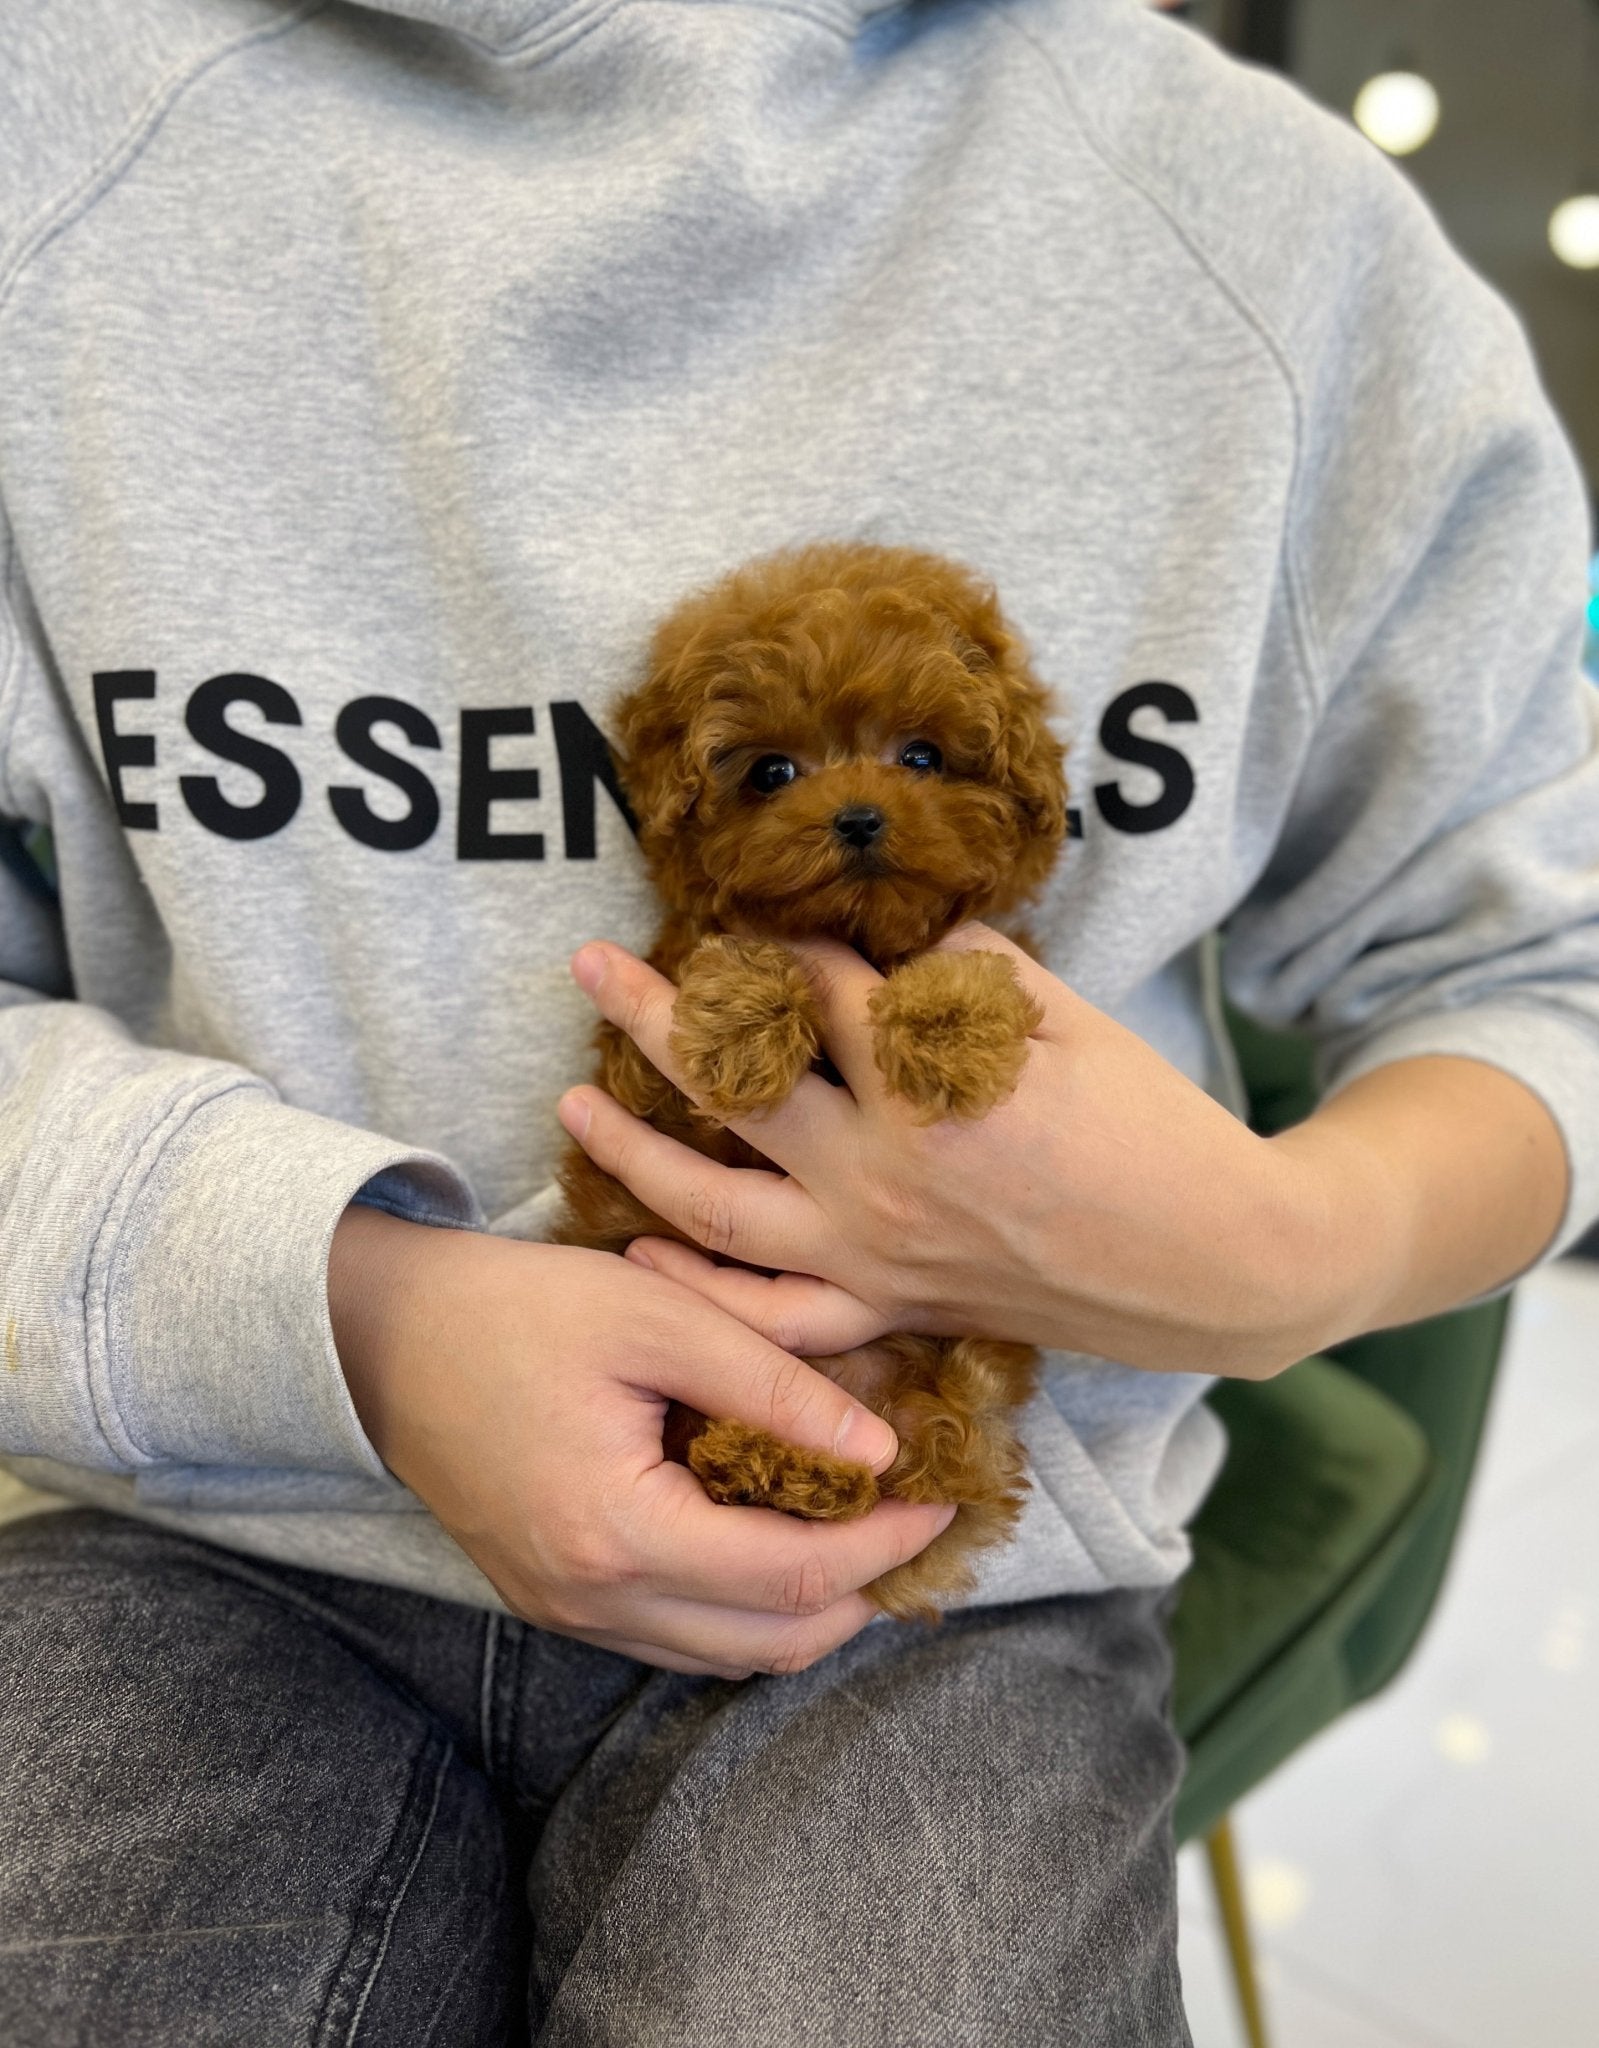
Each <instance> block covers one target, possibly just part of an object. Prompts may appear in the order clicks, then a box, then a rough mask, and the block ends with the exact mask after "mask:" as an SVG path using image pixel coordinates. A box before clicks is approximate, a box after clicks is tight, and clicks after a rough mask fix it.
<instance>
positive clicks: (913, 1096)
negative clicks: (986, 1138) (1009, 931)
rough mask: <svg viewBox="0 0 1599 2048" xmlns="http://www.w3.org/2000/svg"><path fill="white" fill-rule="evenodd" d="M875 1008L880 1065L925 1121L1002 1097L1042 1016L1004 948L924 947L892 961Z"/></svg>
mask: <svg viewBox="0 0 1599 2048" xmlns="http://www.w3.org/2000/svg"><path fill="white" fill-rule="evenodd" d="M870 1009H871V1015H872V1035H873V1042H874V1050H875V1052H876V1057H877V1065H878V1069H879V1071H880V1072H881V1074H882V1076H883V1079H884V1080H885V1082H886V1083H887V1084H888V1088H889V1092H890V1093H891V1094H893V1095H898V1096H900V1097H901V1098H902V1099H903V1100H904V1101H906V1102H911V1103H914V1104H915V1105H916V1107H917V1108H918V1109H919V1110H920V1111H921V1112H922V1114H921V1116H920V1117H919V1119H918V1121H920V1122H922V1123H934V1122H936V1121H937V1120H938V1119H939V1118H940V1117H950V1116H952V1117H977V1116H982V1115H984V1114H985V1113H986V1112H987V1111H988V1110H990V1109H992V1108H993V1107H994V1106H995V1104H996V1103H1000V1102H1003V1101H1004V1100H1005V1098H1006V1096H1007V1095H1009V1094H1010V1093H1011V1091H1012V1090H1013V1089H1014V1088H1015V1086H1016V1083H1017V1082H1018V1081H1019V1080H1020V1079H1021V1073H1022V1068H1023V1067H1024V1066H1025V1065H1026V1062H1027V1038H1028V1034H1029V1032H1032V1031H1035V1030H1036V1029H1037V1028H1038V1026H1039V1025H1040V1024H1041V1023H1042V1022H1043V1019H1044V1013H1043V1010H1042V1009H1041V1008H1040V1007H1039V1004H1038V1002H1037V1000H1036V999H1035V998H1034V997H1032V996H1030V995H1029V994H1028V993H1027V991H1026V990H1025V989H1024V988H1023V987H1022V985H1021V983H1020V982H1019V981H1018V980H1017V979H1016V970H1015V968H1014V967H1013V966H1012V965H1011V963H1010V961H1009V960H1007V959H1006V958H1005V956H1004V955H1003V954H1002V953H923V954H922V955H921V956H920V957H919V958H917V959H915V960H908V961H907V962H906V963H905V965H904V966H903V967H896V968H895V969H894V971H893V973H892V974H891V975H890V976H889V977H888V979H887V981H885V982H884V984H883V986H882V987H881V988H880V989H878V990H876V991H875V992H874V994H873V995H872V998H871V1002H870Z"/></svg>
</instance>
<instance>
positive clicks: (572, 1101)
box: [555, 1095, 594, 1143]
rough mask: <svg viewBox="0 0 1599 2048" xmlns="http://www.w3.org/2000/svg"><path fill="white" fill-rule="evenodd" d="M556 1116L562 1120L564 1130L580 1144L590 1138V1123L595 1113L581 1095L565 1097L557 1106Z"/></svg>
mask: <svg viewBox="0 0 1599 2048" xmlns="http://www.w3.org/2000/svg"><path fill="white" fill-rule="evenodd" d="M555 1114H556V1115H557V1116H558V1117H559V1118H560V1119H561V1125H562V1128H563V1129H564V1130H567V1131H569V1132H570V1133H571V1134H572V1136H573V1137H574V1138H576V1139H577V1140H578V1141H579V1143H581V1142H582V1140H583V1139H584V1138H586V1137H587V1136H588V1129H589V1123H590V1121H591V1119H592V1118H593V1115H594V1112H593V1110H592V1109H591V1108H590V1107H589V1105H588V1104H587V1103H586V1102H585V1101H584V1100H583V1097H582V1096H581V1095H563V1096H562V1097H561V1099H560V1101H559V1102H558V1103H557V1104H556V1105H555Z"/></svg>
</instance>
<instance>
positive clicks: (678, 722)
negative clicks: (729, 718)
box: [615, 606, 704, 852]
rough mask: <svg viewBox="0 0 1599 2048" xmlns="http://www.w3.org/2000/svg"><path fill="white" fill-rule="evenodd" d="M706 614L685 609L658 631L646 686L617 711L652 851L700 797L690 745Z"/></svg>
mask: <svg viewBox="0 0 1599 2048" xmlns="http://www.w3.org/2000/svg"><path fill="white" fill-rule="evenodd" d="M699 609H700V607H698V606H685V607H683V608H682V609H680V610H679V611H678V612H677V613H674V614H673V616H672V617H671V618H669V619H667V620H665V621H664V622H663V624H662V625H661V626H659V627H658V628H657V630H656V633H655V637H654V639H653V640H652V641H651V643H650V651H649V660H648V663H647V666H646V669H645V674H644V680H643V681H642V682H641V683H640V684H639V685H638V686H637V688H636V689H634V690H632V691H630V692H629V693H628V695H627V696H626V697H624V698H623V699H622V701H621V703H620V704H618V706H617V707H616V720H615V724H616V733H617V738H618V740H619V741H620V743H621V749H622V753H623V755H624V757H625V759H624V762H623V767H622V781H623V783H624V785H625V787H626V789H627V793H628V798H629V800H630V801H631V803H632V805H633V809H634V811H635V813H636V814H637V817H638V821H639V838H640V841H641V843H642V844H643V846H644V849H645V851H646V852H648V851H650V850H651V849H652V848H653V847H655V846H658V845H660V844H661V843H662V842H664V841H666V840H668V839H670V837H671V836H672V834H674V833H675V832H676V831H677V830H678V828H679V827H680V826H681V825H683V824H684V823H685V822H686V821H687V819H688V817H689V816H690V814H691V813H692V811H693V809H694V805H695V803H696V802H697V800H698V798H699V794H700V786H701V785H700V771H699V765H698V763H697V761H696V760H695V758H694V755H693V752H692V749H691V747H690V744H689V740H690V731H691V727H692V723H693V713H694V707H695V706H696V704H698V703H699V702H700V701H701V700H702V698H703V696H704V678H703V675H702V673H701V670H702V665H703V664H702V660H701V659H700V657H699V648H698V646H697V642H698V641H699V638H700V635H699V633H698V630H697V629H698V626H699V623H700V621H699V617H698V612H699Z"/></svg>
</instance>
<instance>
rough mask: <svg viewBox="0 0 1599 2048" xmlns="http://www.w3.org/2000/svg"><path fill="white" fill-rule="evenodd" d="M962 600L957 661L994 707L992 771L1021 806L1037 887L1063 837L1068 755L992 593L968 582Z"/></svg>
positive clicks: (1044, 695) (957, 621)
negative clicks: (997, 719)
mask: <svg viewBox="0 0 1599 2048" xmlns="http://www.w3.org/2000/svg"><path fill="white" fill-rule="evenodd" d="M961 595H962V599H963V601H962V602H961V603H960V604H959V605H958V606H957V607H956V608H955V613H954V617H955V625H956V629H957V631H958V633H959V636H960V639H959V645H960V655H961V659H962V660H963V661H964V662H965V664H966V666H967V667H968V668H969V669H970V670H971V671H972V673H973V675H974V676H977V677H979V678H981V679H982V680H983V681H984V682H985V683H986V685H987V687H988V688H989V689H990V690H991V691H993V692H995V694H996V695H997V697H998V699H999V704H1000V708H1001V712H1002V722H1001V725H1000V731H999V737H998V741H997V744H996V746H995V750H994V751H995V760H994V767H995V771H996V773H997V774H998V776H999V777H1000V778H1001V779H1002V780H1004V781H1005V782H1006V783H1007V784H1008V785H1009V787H1010V790H1011V792H1012V794H1013V795H1014V796H1015V797H1016V799H1017V801H1018V803H1019V804H1020V806H1021V809H1022V813H1023V817H1024V819H1025V821H1026V828H1027V833H1028V838H1029V849H1030V850H1029V854H1028V855H1027V856H1025V858H1027V859H1028V863H1029V866H1030V867H1033V866H1036V868H1037V875H1036V876H1035V877H1033V878H1032V879H1042V877H1043V875H1044V874H1045V873H1046V872H1047V870H1048V867H1049V863H1050V860H1051V859H1052V858H1053V856H1054V852H1055V849H1056V848H1057V847H1058V846H1059V844H1060V842H1061V839H1062V837H1063V836H1064V834H1065V831H1066V780H1065V773H1064V769H1063V766H1062V764H1063V762H1064V760H1065V757H1066V749H1065V747H1064V746H1063V745H1062V744H1061V742H1060V741H1059V740H1058V739H1057V738H1056V737H1055V735H1054V733H1053V732H1052V731H1051V730H1050V725H1049V695H1048V692H1047V691H1046V690H1045V689H1044V686H1043V685H1042V684H1041V683H1040V682H1039V680H1038V678H1037V677H1036V676H1035V675H1034V674H1033V671H1032V667H1031V664H1030V663H1029V661H1028V657H1027V649H1026V647H1025V646H1024V645H1023V643H1022V641H1021V640H1020V638H1019V637H1018V636H1017V635H1016V634H1015V633H1013V632H1012V631H1011V630H1010V628H1009V627H1008V626H1007V625H1006V624H1005V620H1004V617H1003V615H1002V614H1001V612H1000V609H999V600H998V598H997V597H996V596H995V594H994V591H993V590H992V589H991V588H990V587H989V586H988V585H987V584H982V583H979V582H977V580H976V579H975V578H971V579H968V580H967V581H966V582H965V586H964V588H963V590H962V593H961ZM1034 850H1036V853H1037V855H1038V858H1037V860H1036V861H1034V860H1033V859H1032V858H1031V854H1032V851H1034ZM1027 886H1029V887H1031V886H1032V881H1031V880H1029V882H1028V885H1027Z"/></svg>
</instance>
